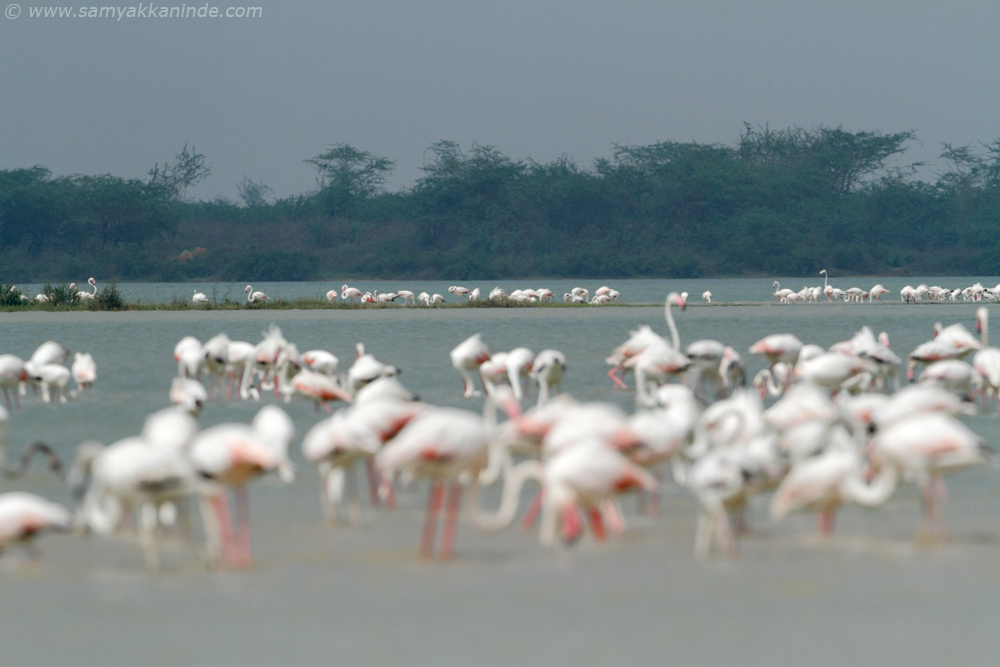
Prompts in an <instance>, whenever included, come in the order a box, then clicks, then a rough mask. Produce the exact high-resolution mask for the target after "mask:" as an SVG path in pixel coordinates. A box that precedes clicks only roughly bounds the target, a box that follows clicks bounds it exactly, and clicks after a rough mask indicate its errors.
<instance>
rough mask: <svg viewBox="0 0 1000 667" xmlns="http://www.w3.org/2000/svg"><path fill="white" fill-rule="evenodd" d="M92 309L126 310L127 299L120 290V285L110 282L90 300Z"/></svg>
mask: <svg viewBox="0 0 1000 667" xmlns="http://www.w3.org/2000/svg"><path fill="white" fill-rule="evenodd" d="M90 309H91V310H124V309H125V299H123V298H122V294H121V292H119V291H118V285H116V284H114V283H108V284H107V285H105V286H104V289H102V290H101V291H100V293H99V294H98V295H97V296H96V297H94V300H93V301H91V302H90Z"/></svg>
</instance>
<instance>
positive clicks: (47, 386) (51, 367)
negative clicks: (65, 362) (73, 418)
mask: <svg viewBox="0 0 1000 667" xmlns="http://www.w3.org/2000/svg"><path fill="white" fill-rule="evenodd" d="M33 368H34V370H32V371H31V372H29V373H28V377H29V378H30V379H31V380H33V381H34V382H35V383H37V384H38V385H39V386H41V388H42V401H44V402H45V403H51V402H52V398H53V395H54V396H55V398H57V399H59V402H60V403H66V402H67V401H69V399H70V398H73V397H74V396H75V393H70V392H67V389H66V387H67V386H69V380H70V377H71V373H70V370H69V369H68V368H66V367H65V366H60V365H59V364H45V365H44V366H34V367H33Z"/></svg>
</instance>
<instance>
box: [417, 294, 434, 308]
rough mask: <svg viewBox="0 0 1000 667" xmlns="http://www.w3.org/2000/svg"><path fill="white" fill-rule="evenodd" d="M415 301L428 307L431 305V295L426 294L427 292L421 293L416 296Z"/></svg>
mask: <svg viewBox="0 0 1000 667" xmlns="http://www.w3.org/2000/svg"><path fill="white" fill-rule="evenodd" d="M417 301H419V302H420V303H422V304H423V305H425V306H429V305H431V295H430V294H428V293H427V292H421V293H420V294H418V295H417Z"/></svg>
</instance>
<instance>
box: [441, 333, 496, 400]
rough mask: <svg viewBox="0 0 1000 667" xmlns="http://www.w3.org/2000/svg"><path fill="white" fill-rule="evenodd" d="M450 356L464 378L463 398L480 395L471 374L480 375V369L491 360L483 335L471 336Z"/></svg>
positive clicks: (453, 350)
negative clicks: (473, 372) (471, 372)
mask: <svg viewBox="0 0 1000 667" xmlns="http://www.w3.org/2000/svg"><path fill="white" fill-rule="evenodd" d="M450 354H451V365H452V366H453V367H454V368H455V370H457V371H458V372H459V374H461V376H462V396H463V397H464V398H471V397H473V396H476V395H478V392H477V391H476V388H475V387H474V386H473V384H472V377H471V376H470V375H469V372H470V371H476V372H477V373H478V371H479V367H480V366H482V365H483V362H485V361H486V360H487V359H489V358H490V350H489V348H488V347H487V346H486V343H484V342H483V340H482V336H481V334H473V335H472V336H469V337H468V338H466V339H465V340H464V341H462V342H461V343H459V344H458V345H456V346H455V347H454V349H452V351H451V353H450ZM480 382H482V377H480ZM484 390H485V387H484Z"/></svg>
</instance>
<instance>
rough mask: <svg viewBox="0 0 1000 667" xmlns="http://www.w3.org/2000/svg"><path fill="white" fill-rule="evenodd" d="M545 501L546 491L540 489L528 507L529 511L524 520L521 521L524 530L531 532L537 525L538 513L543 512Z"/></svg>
mask: <svg viewBox="0 0 1000 667" xmlns="http://www.w3.org/2000/svg"><path fill="white" fill-rule="evenodd" d="M544 500H545V489H538V493H536V494H535V498H534V499H533V500H532V501H531V505H529V506H528V511H527V512H525V513H524V519H522V520H521V527H522V528H524V529H525V530H531V527H532V526H534V525H535V521H537V520H538V513H539V512H541V511H542V501H544Z"/></svg>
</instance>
